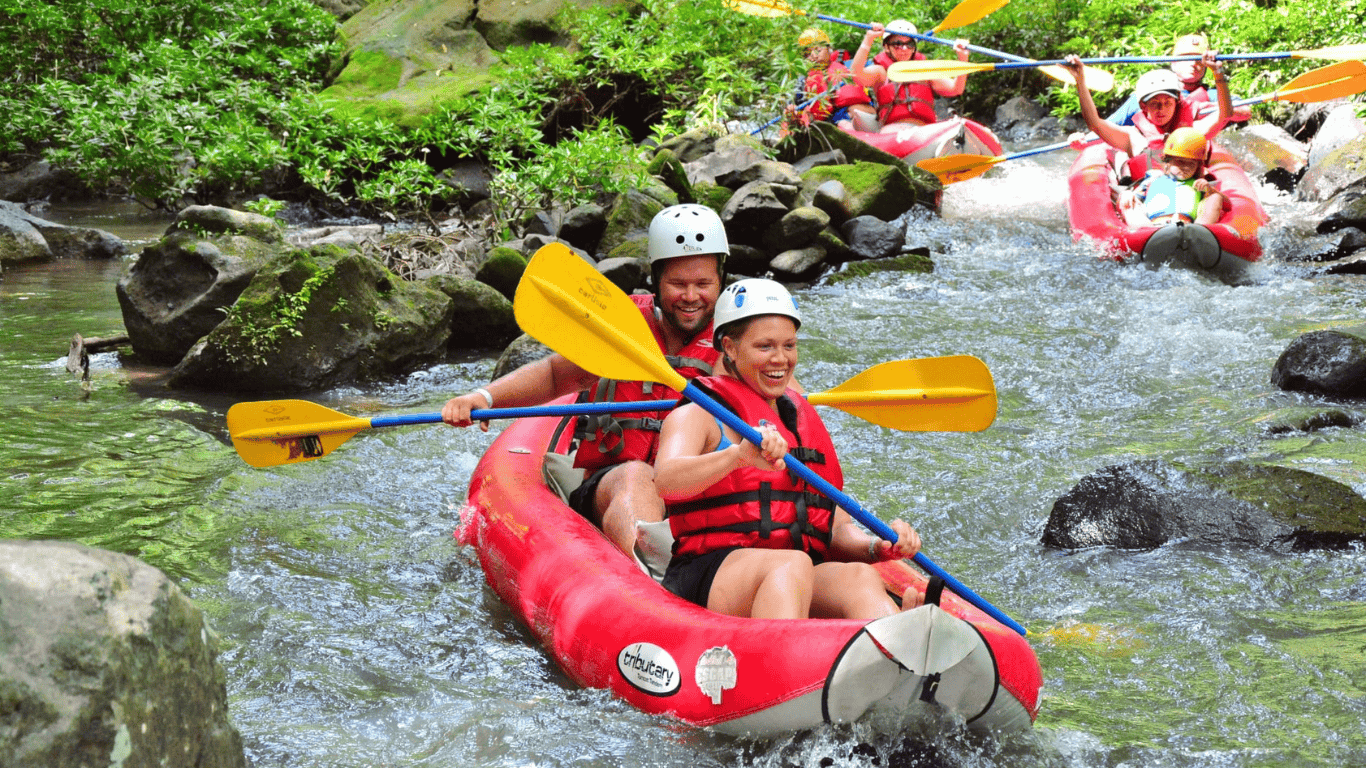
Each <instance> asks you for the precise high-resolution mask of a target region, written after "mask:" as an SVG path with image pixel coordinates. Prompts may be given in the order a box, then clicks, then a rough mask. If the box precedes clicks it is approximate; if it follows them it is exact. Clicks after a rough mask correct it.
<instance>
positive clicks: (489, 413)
mask: <svg viewBox="0 0 1366 768" xmlns="http://www.w3.org/2000/svg"><path fill="white" fill-rule="evenodd" d="M675 405H678V401H677V400H643V401H641V402H636V403H566V404H564V405H533V406H526V407H523V408H477V409H475V410H473V411H470V418H471V419H473V420H475V421H484V420H486V419H521V418H525V417H529V416H580V415H585V414H598V413H636V412H641V413H644V412H646V411H667V410H669V409H670V408H673V407H674V406H675ZM440 421H441V414H440V413H404V414H399V415H398V416H375V417H373V418H371V419H370V426H372V427H405V426H408V425H409V424H436V423H438V422H440Z"/></svg>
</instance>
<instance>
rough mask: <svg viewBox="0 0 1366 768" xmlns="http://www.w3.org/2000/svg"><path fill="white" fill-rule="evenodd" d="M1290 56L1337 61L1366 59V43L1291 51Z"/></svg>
mask: <svg viewBox="0 0 1366 768" xmlns="http://www.w3.org/2000/svg"><path fill="white" fill-rule="evenodd" d="M1290 56H1291V57H1292V58H1296V59H1334V60H1336V61H1349V60H1351V59H1366V43H1355V44H1351V45H1334V46H1331V47H1328V48H1315V49H1314V50H1312V51H1291V52H1290Z"/></svg>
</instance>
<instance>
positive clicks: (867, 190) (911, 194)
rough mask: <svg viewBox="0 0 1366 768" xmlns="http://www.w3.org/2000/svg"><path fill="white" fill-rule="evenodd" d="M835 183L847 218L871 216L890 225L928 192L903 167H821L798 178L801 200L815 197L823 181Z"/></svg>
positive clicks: (873, 165)
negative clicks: (842, 195)
mask: <svg viewBox="0 0 1366 768" xmlns="http://www.w3.org/2000/svg"><path fill="white" fill-rule="evenodd" d="M832 179H833V180H835V181H838V182H840V183H841V184H843V185H844V189H845V191H847V192H848V195H849V196H848V198H847V204H848V208H849V218H851V219H852V218H855V217H858V216H875V217H877V218H879V219H882V220H883V221H891V220H893V219H895V218H896V217H898V216H900V215H901V214H903V213H905V212H906V211H908V210H910V209H911V207H912V206H914V205H915V203H916V201H917V200H919V199H926V198H925V195H926V194H927V192H930V191H931V190H928V189H927V188H926V187H925V185H924V184H922V183H919V182H917V181H916V177H913V176H912V175H911V173H910V172H908V171H907V170H906V167H905V166H904V165H902V166H894V165H881V164H879V163H867V162H859V163H853V164H852V165H823V166H820V167H818V168H812V169H811V170H809V171H807V172H806V175H805V176H803V177H802V190H803V193H804V194H803V198H804V199H810V198H812V197H814V196H815V190H816V189H817V188H819V187H820V185H822V184H824V183H825V182H827V181H830V180H832Z"/></svg>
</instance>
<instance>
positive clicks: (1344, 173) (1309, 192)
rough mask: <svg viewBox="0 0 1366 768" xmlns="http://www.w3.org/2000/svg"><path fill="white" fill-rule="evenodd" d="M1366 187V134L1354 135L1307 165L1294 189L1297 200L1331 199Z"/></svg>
mask: <svg viewBox="0 0 1366 768" xmlns="http://www.w3.org/2000/svg"><path fill="white" fill-rule="evenodd" d="M1363 187H1366V135H1362V136H1357V137H1356V138H1354V139H1352V140H1350V141H1348V142H1347V143H1345V144H1343V145H1341V146H1339V147H1338V148H1337V149H1335V150H1333V151H1332V152H1330V153H1328V154H1327V155H1326V156H1324V158H1323V159H1322V160H1320V161H1318V162H1314V163H1312V164H1311V165H1310V166H1309V170H1307V171H1305V173H1304V178H1302V179H1300V184H1299V186H1298V187H1297V188H1296V191H1295V196H1296V197H1297V198H1299V199H1300V200H1312V201H1321V200H1331V199H1333V198H1335V197H1337V196H1338V195H1340V194H1342V193H1343V192H1346V191H1348V190H1356V191H1357V192H1358V193H1359V192H1360V191H1362V190H1363Z"/></svg>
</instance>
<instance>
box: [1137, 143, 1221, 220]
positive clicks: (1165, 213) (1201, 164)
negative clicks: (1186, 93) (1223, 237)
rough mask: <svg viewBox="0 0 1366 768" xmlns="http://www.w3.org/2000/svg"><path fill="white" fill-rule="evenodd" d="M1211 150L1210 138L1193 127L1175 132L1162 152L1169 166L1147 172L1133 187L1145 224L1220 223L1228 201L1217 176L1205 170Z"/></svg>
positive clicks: (1163, 158)
mask: <svg viewBox="0 0 1366 768" xmlns="http://www.w3.org/2000/svg"><path fill="white" fill-rule="evenodd" d="M1210 149H1211V146H1210V142H1209V140H1208V139H1206V138H1205V137H1204V135H1203V134H1201V133H1200V132H1199V131H1197V130H1195V129H1194V128H1177V129H1176V130H1174V131H1172V133H1171V135H1170V136H1168V137H1167V143H1166V144H1165V145H1164V146H1163V151H1162V160H1163V162H1164V163H1165V164H1166V169H1165V170H1163V171H1156V170H1154V171H1148V175H1147V176H1144V177H1143V180H1142V181H1140V182H1139V183H1138V186H1137V187H1135V188H1134V199H1135V200H1136V201H1137V202H1138V203H1140V204H1141V205H1139V206H1135V208H1137V209H1139V210H1141V212H1142V215H1143V219H1141V220H1140V222H1141V223H1142V224H1169V223H1171V222H1177V221H1184V222H1187V223H1195V224H1217V223H1218V222H1219V219H1220V217H1222V216H1223V215H1224V207H1225V205H1226V204H1227V202H1228V200H1227V198H1225V197H1224V196H1223V195H1222V194H1221V193H1220V192H1219V189H1218V184H1219V181H1218V179H1216V178H1214V177H1213V176H1211V175H1209V174H1207V173H1206V172H1205V167H1206V165H1208V163H1209V159H1210Z"/></svg>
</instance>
